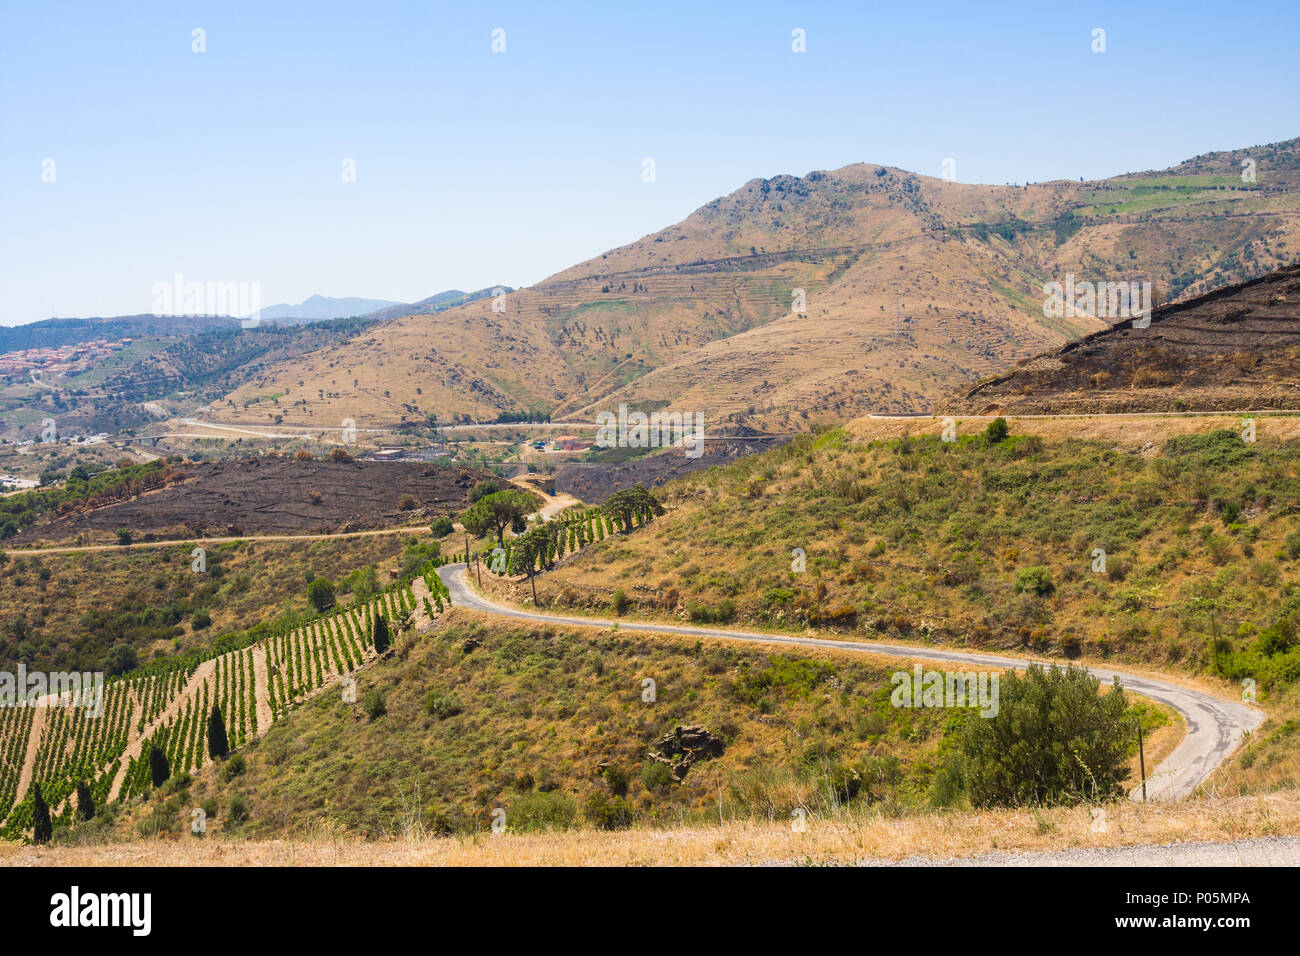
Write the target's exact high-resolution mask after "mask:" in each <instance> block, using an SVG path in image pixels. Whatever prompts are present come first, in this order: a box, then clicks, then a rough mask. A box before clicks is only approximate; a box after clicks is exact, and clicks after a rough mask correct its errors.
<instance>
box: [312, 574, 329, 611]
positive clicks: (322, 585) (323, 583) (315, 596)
mask: <svg viewBox="0 0 1300 956" xmlns="http://www.w3.org/2000/svg"><path fill="white" fill-rule="evenodd" d="M307 600H309V601H311V606H312V607H314V608H315V609H316V610H317V611H319V612H324V611H328V610H329V609H330V608H332V607H333V606H334V585H332V584H330V583H329V581H328V580H327V579H325V578H312V580H311V583H310V584H308V585H307Z"/></svg>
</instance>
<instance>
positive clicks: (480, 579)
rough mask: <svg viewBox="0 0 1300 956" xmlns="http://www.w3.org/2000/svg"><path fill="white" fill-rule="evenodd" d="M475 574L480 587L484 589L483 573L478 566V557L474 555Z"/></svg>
mask: <svg viewBox="0 0 1300 956" xmlns="http://www.w3.org/2000/svg"><path fill="white" fill-rule="evenodd" d="M474 574H475V576H476V577H478V586H479V587H480V588H481V587H483V571H482V570H481V569H480V568H479V566H478V555H477V554H476V555H474Z"/></svg>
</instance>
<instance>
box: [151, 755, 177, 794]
mask: <svg viewBox="0 0 1300 956" xmlns="http://www.w3.org/2000/svg"><path fill="white" fill-rule="evenodd" d="M171 775H172V768H171V767H170V766H169V765H168V763H167V755H166V754H165V753H163V752H162V750H161V749H159V748H158V747H157V746H153V747H150V748H149V779H150V780H152V781H153V785H154V786H155V787H161V786H162V785H163V784H164V783H166V782H167V778H168V777H170V776H171Z"/></svg>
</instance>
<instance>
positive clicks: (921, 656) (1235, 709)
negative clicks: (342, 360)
mask: <svg viewBox="0 0 1300 956" xmlns="http://www.w3.org/2000/svg"><path fill="white" fill-rule="evenodd" d="M465 570H466V567H465V565H464V564H448V565H444V566H443V567H441V568H439V569H438V576H439V577H440V578H442V581H443V583H444V584H446V585H447V589H448V590H449V591H450V592H451V600H452V604H454V605H457V606H459V607H464V608H469V609H471V610H475V611H483V612H485V613H487V614H495V615H498V616H500V617H511V618H516V619H519V620H523V621H538V622H541V623H544V624H569V625H573V626H576V627H600V628H607V627H610V626H612V625H614V624H615V623H617V624H618V627H619V630H621V631H651V632H654V633H657V634H681V635H686V636H688V637H709V638H716V639H720V640H727V641H744V642H748V643H762V644H784V645H788V646H791V647H824V648H829V649H831V650H837V651H850V652H854V653H859V654H881V655H886V656H890V657H900V658H907V659H909V660H927V661H938V662H940V663H943V664H962V665H974V666H976V667H990V668H1000V669H1021V668H1024V666H1025V665H1026V664H1031V663H1034V661H1031V660H1029V659H1026V658H1016V657H1003V656H998V655H994V654H972V653H968V652H966V651H954V650H944V649H942V648H937V647H918V646H914V645H906V644H880V643H874V642H872V643H868V642H863V641H836V640H831V639H828V638H820V637H795V636H788V635H778V634H760V633H756V632H753V631H731V630H719V629H717V628H709V627H692V626H689V625H678V624H646V623H638V622H636V621H628V620H622V619H620V620H619V621H617V622H615V621H613V620H603V619H598V618H587V617H565V616H563V615H559V614H542V613H539V612H537V611H525V610H521V609H519V608H514V607H508V606H506V605H503V604H497V603H495V602H493V601H489V600H488V599H487V598H485V597H483V596H482V595H481V594H479V593H478V592H477V591H476V590H474V589H473V588H472V587H471V586H470V584H469V583H468V581H466V580H465V577H464V573H465ZM1039 663H1045V664H1050V663H1059V662H1053V661H1042V662H1039ZM1088 671H1089V673H1091V674H1093V675H1094V676H1095V677H1097V678H1098V679H1099V680H1100V681H1102V682H1103V683H1105V684H1109V683H1110V682H1111V681H1112V680H1113V679H1114V678H1115V677H1118V678H1119V679H1120V681H1121V683H1122V684H1123V685H1124V687H1125V689H1127V690H1131V691H1133V692H1135V693H1137V694H1141V695H1142V696H1144V697H1149V698H1151V699H1152V700H1158V701H1160V702H1161V703H1162V704H1167V705H1168V706H1170V707H1172V708H1173V709H1174V710H1176V711H1178V713H1179V714H1181V715H1182V717H1183V720H1184V721H1185V722H1186V724H1187V735H1186V736H1185V737H1184V738H1183V740H1182V742H1181V743H1180V744H1179V745H1178V746H1177V747H1176V748H1174V751H1173V753H1171V754H1170V755H1169V756H1168V757H1166V758H1165V759H1164V760H1163V761H1162V762H1161V763H1160V765H1159V766H1157V767H1154V768H1152V769H1151V770H1150V771H1149V773H1148V775H1147V796H1148V799H1151V800H1181V799H1183V798H1184V797H1186V796H1188V795H1189V794H1191V793H1192V791H1194V790H1195V789H1196V788H1197V787H1198V786H1199V785H1200V784H1201V783H1202V782H1204V781H1205V779H1206V778H1207V777H1209V776H1210V774H1211V773H1213V772H1214V770H1215V768H1216V767H1218V766H1219V764H1221V763H1222V762H1223V761H1224V760H1225V759H1226V758H1227V757H1228V756H1229V755H1230V754H1231V753H1232V752H1233V751H1234V750H1236V749H1237V747H1238V745H1239V744H1240V743H1241V741H1242V738H1243V736H1244V735H1245V733H1246V732H1247V731H1250V730H1254V729H1255V728H1256V727H1258V726H1259V725H1260V723H1262V722H1263V720H1264V715H1263V713H1261V712H1260V711H1259V710H1257V709H1255V708H1253V707H1248V706H1246V705H1245V704H1243V703H1240V702H1238V701H1232V700H1223V699H1222V698H1219V697H1215V696H1213V695H1211V694H1206V693H1204V692H1202V691H1198V690H1192V689H1191V688H1188V687H1183V686H1182V685H1180V684H1175V683H1172V682H1167V681H1163V680H1158V679H1156V678H1152V677H1146V676H1143V675H1141V674H1133V673H1130V672H1128V671H1123V670H1109V669H1103V668H1098V667H1090V668H1088ZM1129 796H1130V797H1131V798H1132V799H1134V800H1141V799H1142V788H1141V786H1140V785H1139V786H1137V787H1135V788H1134V789H1133V790H1132V791H1131V792H1130V793H1129Z"/></svg>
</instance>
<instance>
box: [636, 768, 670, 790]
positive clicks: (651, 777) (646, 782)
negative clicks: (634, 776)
mask: <svg viewBox="0 0 1300 956" xmlns="http://www.w3.org/2000/svg"><path fill="white" fill-rule="evenodd" d="M674 782H675V781H674V780H673V772H672V771H671V770H669V769H668V765H667V764H662V763H660V762H659V761H657V760H647V761H646V763H645V766H644V767H642V768H641V785H642V786H643V787H645V788H646V790H647V791H648V792H650V793H667V792H668V790H669V789H670V788H671V787H672V785H673V783H674Z"/></svg>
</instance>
